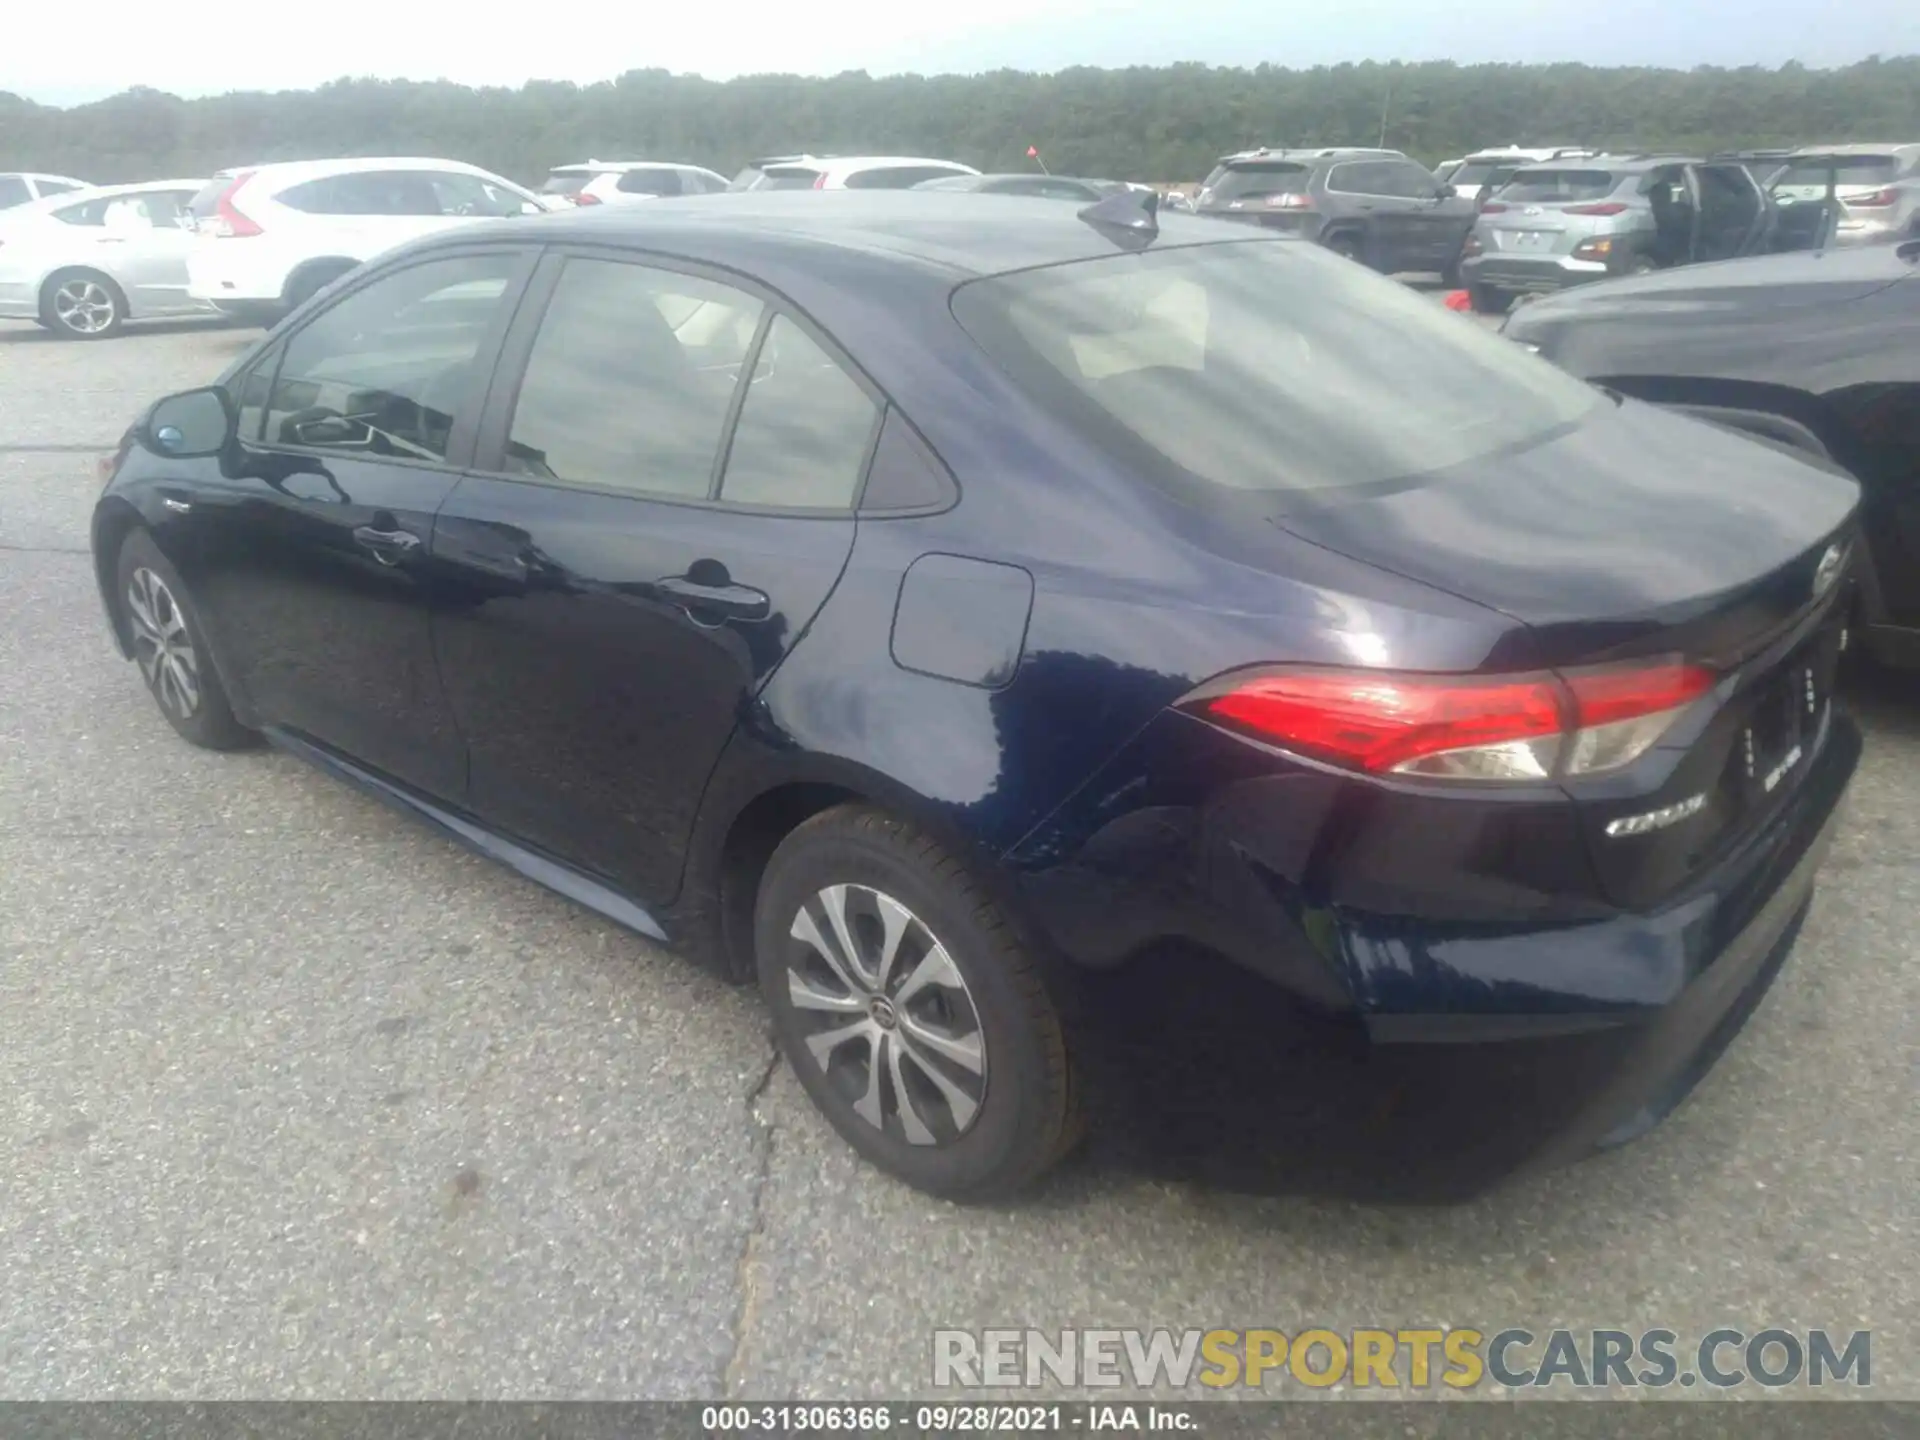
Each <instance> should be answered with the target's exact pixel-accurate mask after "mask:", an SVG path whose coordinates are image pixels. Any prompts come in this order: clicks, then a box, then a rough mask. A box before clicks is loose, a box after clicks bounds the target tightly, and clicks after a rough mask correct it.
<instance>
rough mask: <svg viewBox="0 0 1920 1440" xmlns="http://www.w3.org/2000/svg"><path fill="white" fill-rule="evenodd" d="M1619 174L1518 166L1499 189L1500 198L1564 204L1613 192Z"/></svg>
mask: <svg viewBox="0 0 1920 1440" xmlns="http://www.w3.org/2000/svg"><path fill="white" fill-rule="evenodd" d="M1619 183H1620V177H1619V176H1618V175H1615V174H1614V173H1613V172H1612V171H1610V170H1520V171H1517V172H1515V174H1514V177H1513V179H1511V180H1510V181H1508V182H1507V185H1506V188H1505V189H1503V190H1502V191H1501V192H1500V198H1501V199H1502V200H1524V201H1527V202H1529V203H1531V204H1535V205H1564V204H1570V203H1576V202H1578V201H1582V200H1599V199H1602V198H1604V197H1605V196H1608V195H1611V194H1612V193H1613V189H1614V186H1616V185H1618V184H1619Z"/></svg>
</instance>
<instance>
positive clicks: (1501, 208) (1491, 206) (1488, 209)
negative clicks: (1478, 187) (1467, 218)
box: [1480, 200, 1507, 215]
mask: <svg viewBox="0 0 1920 1440" xmlns="http://www.w3.org/2000/svg"><path fill="white" fill-rule="evenodd" d="M1506 208H1507V207H1506V206H1505V205H1502V204H1501V203H1500V202H1499V201H1498V200H1488V201H1487V202H1485V203H1484V204H1483V205H1481V207H1480V213H1481V214H1482V215H1500V214H1503V213H1505V211H1506Z"/></svg>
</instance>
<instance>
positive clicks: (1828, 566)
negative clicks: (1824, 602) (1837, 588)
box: [1813, 545, 1847, 600]
mask: <svg viewBox="0 0 1920 1440" xmlns="http://www.w3.org/2000/svg"><path fill="white" fill-rule="evenodd" d="M1846 558H1847V552H1846V551H1844V550H1842V549H1841V548H1840V547H1839V546H1838V545H1829V546H1827V552H1826V554H1824V555H1822V556H1821V557H1820V563H1819V564H1818V565H1816V566H1814V567H1813V598H1814V599H1816V600H1818V599H1819V598H1820V597H1821V596H1822V595H1824V594H1826V593H1827V591H1829V590H1831V589H1832V588H1833V582H1834V581H1835V580H1837V579H1839V578H1840V566H1841V564H1842V563H1843V562H1844V561H1845V560H1846Z"/></svg>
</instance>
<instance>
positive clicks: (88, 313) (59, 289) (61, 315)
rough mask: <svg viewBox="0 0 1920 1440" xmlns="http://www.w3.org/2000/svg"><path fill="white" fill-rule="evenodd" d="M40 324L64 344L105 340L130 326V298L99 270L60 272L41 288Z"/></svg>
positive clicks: (49, 278)
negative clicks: (128, 299)
mask: <svg viewBox="0 0 1920 1440" xmlns="http://www.w3.org/2000/svg"><path fill="white" fill-rule="evenodd" d="M40 323H41V324H42V325H44V326H46V327H47V329H49V330H51V331H52V332H53V333H54V334H56V335H58V336H59V337H60V338H61V339H62V340H105V339H106V338H107V337H108V336H110V335H118V334H119V333H120V329H121V327H122V326H123V325H125V324H126V323H127V297H126V295H125V293H124V292H122V290H121V289H120V287H119V286H118V285H116V284H114V282H113V280H112V278H111V277H109V276H106V275H102V274H101V273H100V272H99V271H98V270H84V269H72V270H59V271H56V272H55V273H53V274H52V275H49V276H48V277H47V283H46V284H44V285H42V286H41V287H40Z"/></svg>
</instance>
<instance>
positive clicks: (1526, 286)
mask: <svg viewBox="0 0 1920 1440" xmlns="http://www.w3.org/2000/svg"><path fill="white" fill-rule="evenodd" d="M1610 273H1611V272H1610V271H1609V270H1608V269H1607V263H1606V261H1604V260H1576V259H1574V258H1573V257H1572V256H1571V255H1541V256H1518V255H1500V254H1492V255H1488V254H1481V255H1475V256H1473V257H1471V258H1469V259H1466V260H1462V261H1461V262H1460V278H1461V279H1462V280H1463V281H1465V282H1466V283H1467V284H1469V285H1485V286H1487V287H1489V288H1491V289H1495V290H1511V291H1514V292H1515V293H1517V294H1529V295H1546V294H1551V293H1552V292H1554V291H1556V290H1565V289H1567V288H1568V287H1570V286H1574V285H1585V284H1587V283H1589V282H1590V281H1594V280H1604V279H1606V278H1607V276H1608V274H1610Z"/></svg>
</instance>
